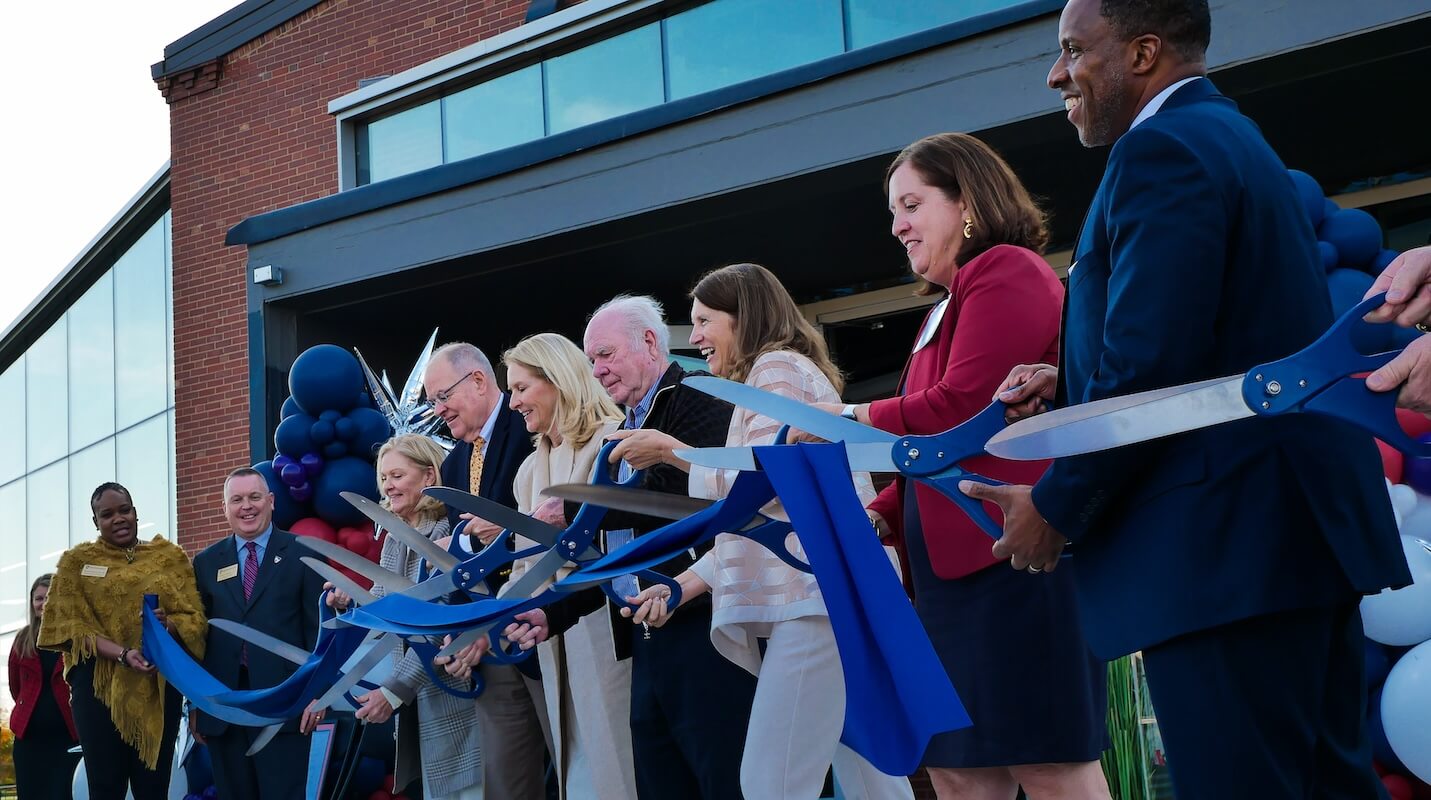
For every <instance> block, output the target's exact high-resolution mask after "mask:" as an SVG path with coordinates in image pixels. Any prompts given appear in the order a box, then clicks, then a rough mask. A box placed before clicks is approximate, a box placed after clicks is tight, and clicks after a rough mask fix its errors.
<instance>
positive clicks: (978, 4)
mask: <svg viewBox="0 0 1431 800" xmlns="http://www.w3.org/2000/svg"><path fill="white" fill-rule="evenodd" d="M846 2H847V3H849V9H850V49H852V50H853V49H857V48H860V47H868V46H870V45H872V44H879V43H880V42H884V41H888V40H890V39H896V38H899V37H900V36H908V35H909V34H911V33H917V32H919V31H924V30H929V29H930V28H937V27H939V26H940V25H947V24H949V23H951V22H957V21H958V20H961V19H969V18H970V17H977V16H979V15H980V14H986V13H988V12H990V11H997V10H998V9H1001V8H1008V7H1009V6H1012V5H1017V3H1016V2H1014V0H963V2H959V3H955V2H952V0H899V2H890V0H846Z"/></svg>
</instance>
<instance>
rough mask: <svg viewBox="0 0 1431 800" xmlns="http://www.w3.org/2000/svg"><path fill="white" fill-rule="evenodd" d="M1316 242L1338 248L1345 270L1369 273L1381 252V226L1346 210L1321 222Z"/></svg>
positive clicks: (1357, 211)
mask: <svg viewBox="0 0 1431 800" xmlns="http://www.w3.org/2000/svg"><path fill="white" fill-rule="evenodd" d="M1317 238H1318V239H1321V240H1322V241H1324V242H1331V244H1332V245H1333V246H1335V247H1336V248H1337V252H1338V253H1340V254H1341V257H1342V258H1341V262H1340V264H1339V266H1343V267H1355V268H1357V269H1369V268H1371V266H1372V262H1374V261H1375V260H1376V254H1377V253H1380V252H1381V226H1380V225H1379V224H1377V222H1376V218H1375V217H1373V216H1372V215H1370V214H1368V213H1366V212H1365V211H1362V210H1361V209H1359V208H1344V209H1342V210H1340V211H1338V212H1337V213H1335V214H1333V215H1331V216H1330V217H1327V218H1326V219H1324V220H1322V224H1321V226H1319V227H1318V228H1317Z"/></svg>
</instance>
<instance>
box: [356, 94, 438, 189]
mask: <svg viewBox="0 0 1431 800" xmlns="http://www.w3.org/2000/svg"><path fill="white" fill-rule="evenodd" d="M367 162H368V180H370V181H384V180H387V179H388V178H395V177H397V176H399V175H406V174H408V173H409V172H417V171H418V170H420V169H427V168H428V167H435V166H437V165H438V164H441V163H442V109H441V107H440V106H439V105H438V104H437V103H436V102H432V103H424V104H423V105H420V106H414V107H412V108H409V109H408V110H406V111H400V112H398V113H396V114H394V115H392V116H391V117H384V118H382V119H380V120H375V121H373V122H370V123H368V157H367Z"/></svg>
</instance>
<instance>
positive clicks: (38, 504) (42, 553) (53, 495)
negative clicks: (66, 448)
mask: <svg viewBox="0 0 1431 800" xmlns="http://www.w3.org/2000/svg"><path fill="white" fill-rule="evenodd" d="M25 490H26V500H25V506H26V512H27V514H26V528H25V533H26V538H27V539H28V540H29V564H30V568H29V576H28V577H29V580H34V579H35V578H37V577H39V576H40V575H41V574H42V573H45V572H52V571H54V569H55V565H56V564H58V563H59V562H60V554H61V553H63V552H64V551H65V550H67V549H69V546H70V473H69V465H68V464H66V463H65V462H64V461H60V462H59V463H57V464H51V465H50V466H48V467H45V468H44V469H42V470H40V471H39V472H32V473H30V475H29V477H28V478H26V479H25Z"/></svg>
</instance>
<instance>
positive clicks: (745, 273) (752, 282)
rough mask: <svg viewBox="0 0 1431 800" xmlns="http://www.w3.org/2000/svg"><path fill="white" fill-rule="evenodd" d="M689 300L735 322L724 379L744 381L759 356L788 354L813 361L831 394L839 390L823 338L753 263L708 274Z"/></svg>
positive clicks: (776, 282)
mask: <svg viewBox="0 0 1431 800" xmlns="http://www.w3.org/2000/svg"><path fill="white" fill-rule="evenodd" d="M691 297H692V298H694V299H696V300H699V301H701V303H702V304H703V305H705V306H708V307H710V308H713V309H715V310H716V311H724V312H725V313H727V314H729V315H731V316H732V317H735V348H736V352H734V353H732V354H731V359H730V363H731V370H730V374H729V375H726V376H725V377H726V378H729V379H730V380H733V381H744V380H745V379H746V377H747V376H749V375H750V368H751V367H752V366H753V365H754V364H755V359H757V358H759V357H760V356H761V355H762V354H765V353H771V352H774V351H776V350H791V351H794V352H796V353H799V354H801V355H803V356H805V357H806V358H808V359H810V360H811V361H813V362H815V366H817V367H819V368H820V371H821V372H823V373H825V377H826V378H829V379H830V383H831V384H833V385H834V387H835V391H836V392H842V391H844V387H845V378H844V376H843V375H841V374H840V368H839V367H836V366H835V362H834V361H833V360H831V359H830V349H829V348H828V347H826V346H825V338H824V337H823V336H821V335H820V332H819V331H817V330H815V326H814V325H811V324H810V321H809V320H807V319H805V316H804V315H803V314H801V313H800V307H799V306H797V305H795V299H794V298H793V297H791V296H790V293H789V292H787V291H786V290H785V286H784V284H782V283H780V279H779V278H777V277H775V275H774V273H772V272H771V271H770V270H768V269H766V268H765V267H762V266H760V265H759V264H731V265H730V266H726V267H721V268H719V269H715V270H711V271H710V272H707V273H706V274H705V275H703V276H701V279H700V280H699V281H697V282H696V286H695V288H694V289H692V290H691Z"/></svg>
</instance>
